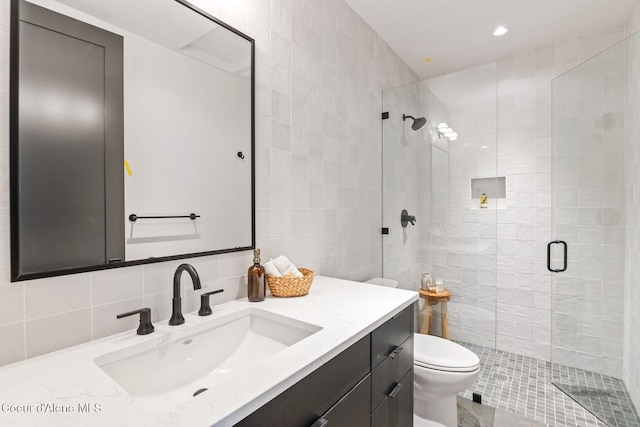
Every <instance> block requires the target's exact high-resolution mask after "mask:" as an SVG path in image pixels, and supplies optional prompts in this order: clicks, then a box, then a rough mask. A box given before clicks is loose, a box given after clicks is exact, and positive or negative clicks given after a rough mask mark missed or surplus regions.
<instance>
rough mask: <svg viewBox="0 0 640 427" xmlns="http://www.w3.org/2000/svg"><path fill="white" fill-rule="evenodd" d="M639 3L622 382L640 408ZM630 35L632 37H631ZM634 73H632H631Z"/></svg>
mask: <svg viewBox="0 0 640 427" xmlns="http://www.w3.org/2000/svg"><path fill="white" fill-rule="evenodd" d="M638 31H640V2H637V1H636V4H635V7H634V9H633V11H632V13H631V15H630V16H629V20H628V21H627V36H629V37H630V38H629V39H628V40H627V42H626V64H625V65H626V70H627V72H626V95H627V96H626V99H625V101H626V115H625V120H626V123H627V132H626V135H625V171H626V177H625V178H626V179H625V184H626V186H625V187H626V188H625V189H626V194H625V195H626V219H627V232H626V236H627V240H626V262H625V281H624V314H625V316H624V344H625V345H624V380H625V384H626V385H627V389H628V390H629V394H630V395H631V400H632V401H633V403H634V405H635V407H636V408H640V365H638V360H640V223H639V221H640V215H639V213H640V212H639V209H640V146H639V145H638V141H639V138H640V120H638V115H639V114H640V75H639V74H638V72H637V70H640V34H636V33H637V32H638ZM632 34H635V35H633V36H632ZM632 70H635V72H632Z"/></svg>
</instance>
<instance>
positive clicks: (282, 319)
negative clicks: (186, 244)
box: [0, 276, 417, 427]
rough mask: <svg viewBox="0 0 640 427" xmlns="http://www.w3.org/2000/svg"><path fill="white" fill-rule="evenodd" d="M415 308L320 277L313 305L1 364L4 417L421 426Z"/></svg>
mask: <svg viewBox="0 0 640 427" xmlns="http://www.w3.org/2000/svg"><path fill="white" fill-rule="evenodd" d="M416 300H417V293H416V292H412V291H405V290H398V289H391V288H385V287H381V286H373V285H367V284H362V283H358V282H351V281H346V280H339V279H332V278H327V277H321V276H320V277H316V279H315V281H314V283H313V286H312V287H311V292H310V294H309V295H308V296H305V297H300V298H273V297H268V298H267V299H266V300H265V301H264V302H261V303H249V302H248V301H246V299H244V300H236V301H231V302H228V303H225V304H221V305H218V306H214V307H213V314H212V315H211V316H207V317H199V316H197V315H196V313H191V314H186V315H185V323H184V324H183V325H179V326H169V325H168V324H167V320H164V321H156V322H154V325H155V332H154V333H152V334H149V335H145V336H138V335H136V332H135V330H131V331H127V332H124V333H121V334H117V335H113V336H110V337H106V338H104V339H101V340H98V341H94V342H90V343H86V344H82V345H79V346H76V347H72V348H68V349H65V350H61V351H58V352H55V353H51V354H47V355H43V356H40V357H36V358H33V359H28V360H26V361H23V362H19V363H15V364H12V365H8V366H5V367H2V368H0V404H2V405H3V406H2V408H0V409H1V410H2V412H1V413H0V420H1V423H2V425H3V426H24V425H39V424H41V425H48V426H65V427H66V426H74V425H91V426H108V425H109V426H111V425H125V426H127V425H131V426H133V425H136V426H139V425H149V426H212V425H215V426H233V425H240V426H252V425H261V426H264V425H282V426H297V425H300V426H311V425H315V426H321V425H323V424H324V423H325V421H330V423H331V424H330V425H338V426H339V425H345V426H347V425H348V426H390V425H411V420H412V412H413V411H412V401H413V399H412V395H413V394H412V392H413V381H412V373H413V370H412V367H413V304H414V302H415V301H416ZM115 321H117V320H116V319H114V322H115ZM239 337H240V338H241V339H239ZM243 343H251V344H250V346H248V347H247V346H246V345H245V347H247V348H244V347H243ZM243 348H244V350H243ZM243 351H244V353H243ZM256 355H257V356H256ZM212 367H213V368H212ZM194 395H195V396H194Z"/></svg>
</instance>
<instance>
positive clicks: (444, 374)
mask: <svg viewBox="0 0 640 427" xmlns="http://www.w3.org/2000/svg"><path fill="white" fill-rule="evenodd" d="M413 342H414V356H413V385H414V390H413V425H414V426H415V427H435V426H446V427H457V426H458V404H457V400H456V395H457V394H458V393H460V392H461V391H464V390H466V389H467V388H468V387H469V386H470V385H471V384H473V382H474V381H475V380H476V378H478V374H479V373H480V359H479V358H478V356H477V355H476V354H475V353H474V352H472V351H471V350H468V349H466V348H464V347H463V346H461V345H460V344H456V343H454V342H452V341H449V340H446V339H444V338H440V337H436V336H433V335H424V334H414V336H413Z"/></svg>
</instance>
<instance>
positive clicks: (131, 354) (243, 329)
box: [95, 308, 322, 398]
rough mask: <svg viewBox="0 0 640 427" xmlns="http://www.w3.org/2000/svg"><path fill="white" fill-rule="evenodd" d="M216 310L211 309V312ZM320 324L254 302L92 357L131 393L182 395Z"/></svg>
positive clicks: (259, 359)
mask: <svg viewBox="0 0 640 427" xmlns="http://www.w3.org/2000/svg"><path fill="white" fill-rule="evenodd" d="M214 316H215V315H214ZM320 329H322V328H321V327H319V326H316V325H312V324H310V323H306V322H302V321H299V320H296V319H293V318H289V317H285V316H281V315H277V314H273V313H270V312H268V311H264V310H261V309H257V308H246V309H243V310H240V311H237V312H234V313H231V314H227V315H225V316H223V317H219V318H213V319H212V320H211V322H206V323H203V324H198V325H194V326H193V327H191V328H184V329H181V330H180V332H176V333H173V332H171V331H170V332H169V335H168V337H167V336H166V335H165V336H164V337H158V339H156V340H151V341H147V342H144V343H141V344H139V345H136V346H131V347H127V348H124V349H122V350H118V351H115V352H113V353H108V354H104V355H102V356H100V357H98V358H96V359H95V363H96V364H97V365H98V366H100V368H102V370H103V371H105V372H106V373H107V374H108V375H109V376H111V378H113V379H114V380H115V381H116V382H117V383H118V384H119V385H120V386H121V387H122V388H124V389H125V390H126V391H127V392H129V393H130V394H132V395H134V396H148V395H154V394H159V393H169V392H170V393H172V394H180V395H182V397H183V398H187V397H191V396H193V395H195V394H198V392H202V391H205V390H206V389H207V388H208V387H211V386H214V385H215V384H216V382H218V381H220V380H221V379H223V378H227V377H229V376H231V375H233V374H234V372H238V371H239V370H244V369H246V368H247V367H249V366H252V365H254V364H256V363H258V362H264V361H265V359H266V358H268V357H270V356H273V355H274V354H276V353H278V352H280V351H281V350H284V349H286V348H287V347H290V346H292V345H294V344H295V343H297V342H298V341H300V340H302V339H304V338H306V337H308V336H310V335H312V334H313V333H315V332H317V331H319V330H320Z"/></svg>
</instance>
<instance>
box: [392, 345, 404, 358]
mask: <svg viewBox="0 0 640 427" xmlns="http://www.w3.org/2000/svg"><path fill="white" fill-rule="evenodd" d="M402 350H404V348H403V347H396V348H395V349H394V350H393V351H392V352H391V353H389V357H390V358H392V359H395V358H396V356H397V355H399V354H400V353H401V352H402Z"/></svg>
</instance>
